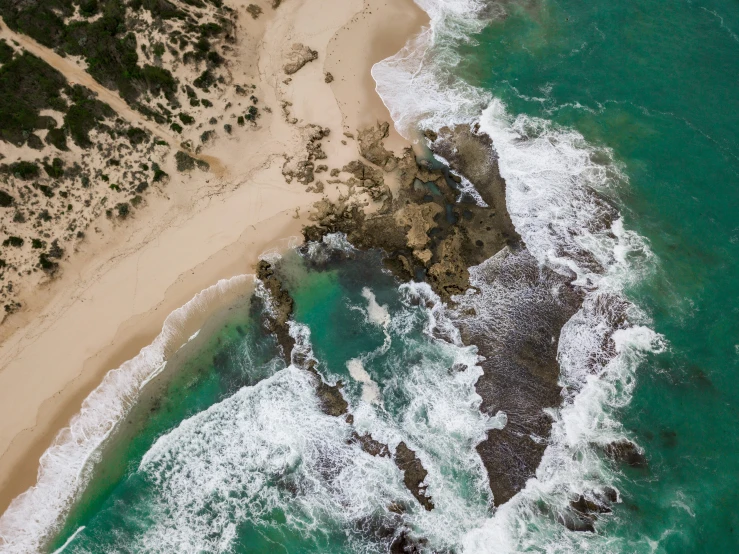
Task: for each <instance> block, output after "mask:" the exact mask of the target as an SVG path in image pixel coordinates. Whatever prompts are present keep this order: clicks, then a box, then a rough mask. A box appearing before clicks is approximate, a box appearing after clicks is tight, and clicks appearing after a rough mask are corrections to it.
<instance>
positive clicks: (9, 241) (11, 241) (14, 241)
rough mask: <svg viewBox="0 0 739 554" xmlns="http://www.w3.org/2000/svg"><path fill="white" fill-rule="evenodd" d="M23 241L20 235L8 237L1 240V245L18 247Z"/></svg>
mask: <svg viewBox="0 0 739 554" xmlns="http://www.w3.org/2000/svg"><path fill="white" fill-rule="evenodd" d="M24 242H25V241H24V240H23V239H22V238H20V237H8V238H6V239H5V240H4V241H3V246H13V247H15V248H20V247H21V246H23V243H24Z"/></svg>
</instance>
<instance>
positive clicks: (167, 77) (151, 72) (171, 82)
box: [141, 65, 177, 102]
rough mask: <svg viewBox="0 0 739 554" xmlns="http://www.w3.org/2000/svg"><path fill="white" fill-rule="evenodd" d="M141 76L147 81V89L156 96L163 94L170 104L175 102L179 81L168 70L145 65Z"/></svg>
mask: <svg viewBox="0 0 739 554" xmlns="http://www.w3.org/2000/svg"><path fill="white" fill-rule="evenodd" d="M141 75H142V77H143V78H144V79H145V80H146V84H147V87H148V89H149V91H150V92H151V93H152V94H153V95H154V96H158V95H159V93H162V94H164V96H165V98H167V100H169V101H170V102H174V101H175V93H176V92H177V80H176V79H175V78H174V77H173V76H172V73H170V72H169V70H168V69H163V68H161V67H156V66H154V65H145V66H144V68H143V69H142V71H141Z"/></svg>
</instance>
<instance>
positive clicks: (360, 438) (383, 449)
mask: <svg viewBox="0 0 739 554" xmlns="http://www.w3.org/2000/svg"><path fill="white" fill-rule="evenodd" d="M349 442H352V443H358V444H359V445H360V446H361V447H362V450H364V451H365V452H366V453H367V454H369V455H371V456H376V457H377V456H379V457H380V458H383V457H386V458H389V457H390V449H389V448H388V447H387V445H386V444H382V443H381V442H380V441H376V440H375V439H373V438H372V435H370V434H369V433H365V434H364V435H360V434H359V433H357V432H356V431H354V432H353V433H352V436H351V439H349Z"/></svg>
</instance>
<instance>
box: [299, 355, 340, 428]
mask: <svg viewBox="0 0 739 554" xmlns="http://www.w3.org/2000/svg"><path fill="white" fill-rule="evenodd" d="M315 365H316V364H315V361H314V360H311V361H310V362H309V363H308V367H306V370H307V371H308V372H310V373H312V374H313V376H314V377H315V382H316V395H317V396H318V399H319V400H320V401H321V410H322V411H323V413H324V414H326V415H330V416H334V417H339V416H341V415H344V414H346V413H347V412H348V410H349V403H348V402H347V401H346V400H345V399H344V395H342V394H341V389H342V388H343V386H344V383H342V382H341V381H339V382H338V383H336V384H335V385H329V384H328V383H326V382H324V380H323V378H322V377H321V374H320V373H318V371H317V370H316V367H315Z"/></svg>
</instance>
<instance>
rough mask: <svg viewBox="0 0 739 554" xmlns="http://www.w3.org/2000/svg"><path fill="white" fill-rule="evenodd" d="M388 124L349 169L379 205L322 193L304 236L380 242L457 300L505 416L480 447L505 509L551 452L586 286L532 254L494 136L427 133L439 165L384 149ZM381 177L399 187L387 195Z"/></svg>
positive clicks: (489, 407) (486, 391) (457, 316)
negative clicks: (367, 207) (565, 359)
mask: <svg viewBox="0 0 739 554" xmlns="http://www.w3.org/2000/svg"><path fill="white" fill-rule="evenodd" d="M387 132H388V128H387V125H386V124H381V125H377V126H376V127H373V128H370V129H365V130H363V131H360V132H359V134H358V143H359V150H360V154H361V155H362V157H363V158H364V160H365V161H361V160H358V161H356V162H352V164H349V165H348V166H347V167H345V168H344V171H348V172H350V173H351V174H352V175H353V176H354V178H355V179H356V182H355V183H354V184H359V185H361V186H362V187H363V188H364V189H365V190H370V191H376V195H372V194H371V193H370V194H371V196H372V198H373V199H374V198H381V199H383V201H384V203H383V208H382V209H380V210H378V211H377V212H376V213H373V214H371V215H368V214H367V213H365V211H364V210H362V209H361V208H360V207H358V206H357V205H355V204H352V203H350V202H347V201H342V202H338V203H332V202H329V201H328V200H323V201H321V202H318V203H317V204H316V211H315V214H314V216H313V219H314V224H313V225H310V226H308V227H306V228H305V229H304V236H305V238H306V240H309V241H311V240H312V241H317V240H320V239H321V238H322V237H323V236H324V235H326V234H327V233H334V232H342V233H344V234H345V235H346V236H347V239H348V240H349V242H351V243H352V244H353V245H354V246H355V247H357V248H363V249H368V248H379V249H381V250H382V251H383V252H384V253H385V257H384V263H385V265H386V267H387V268H388V269H389V270H391V271H392V272H393V273H394V274H395V275H396V276H397V277H398V278H399V279H401V280H404V281H407V280H423V281H426V282H427V283H428V284H429V285H430V286H431V287H432V288H433V290H434V291H435V292H436V293H437V294H438V295H439V297H440V298H441V299H442V300H443V301H444V302H445V303H446V304H447V305H448V306H449V307H450V308H451V312H452V313H453V314H454V316H453V317H454V322H455V324H456V325H457V327H458V328H459V330H460V332H461V334H462V337H463V340H464V342H465V343H466V344H474V345H476V346H477V347H478V350H479V353H480V355H481V360H482V361H481V362H480V364H481V366H482V368H483V370H484V375H483V376H482V377H481V378H480V379H479V380H478V382H477V384H476V389H477V392H478V394H479V395H480V396H481V397H482V399H483V403H482V406H481V409H482V410H483V411H484V412H486V413H488V414H490V415H494V414H495V413H497V412H499V411H503V412H505V413H506V414H507V417H508V423H507V425H506V426H505V428H504V429H502V430H498V429H495V430H491V431H489V432H488V435H487V437H486V439H485V440H484V441H483V442H481V443H480V444H479V445H478V447H477V450H478V452H479V454H480V457H481V459H482V461H483V464H484V466H485V468H486V469H487V472H488V476H489V483H490V488H491V491H492V492H493V496H494V501H495V504H496V505H500V504H502V503H504V502H506V501H507V500H509V499H510V498H511V497H512V496H513V495H514V494H516V492H518V491H519V490H521V489H522V488H523V486H524V485H525V483H526V481H527V480H528V479H529V478H531V477H533V476H534V474H535V471H536V468H537V467H538V465H539V462H540V460H541V457H542V455H543V452H544V449H545V448H546V445H547V440H548V437H549V434H550V431H551V425H552V420H551V418H550V417H549V416H548V415H547V414H546V411H545V410H546V409H547V408H555V407H557V406H558V405H559V404H560V403H561V398H562V397H561V387H560V386H559V384H558V377H559V366H558V363H557V358H556V356H557V345H558V339H559V335H560V331H561V329H562V326H563V325H564V324H565V323H566V322H567V321H568V320H569V319H570V318H571V317H572V315H573V314H574V313H575V312H576V311H577V310H578V309H579V307H580V305H581V302H582V293H581V291H579V290H577V289H576V288H575V287H573V286H572V285H571V284H570V279H569V278H568V277H565V276H562V275H560V274H558V273H555V272H554V271H552V270H550V269H548V268H546V267H540V266H539V265H538V263H537V262H536V260H535V259H534V258H533V256H531V255H530V254H529V253H528V251H527V250H526V245H525V244H524V243H523V241H522V240H521V237H520V236H519V235H518V233H517V232H516V230H515V228H514V226H513V223H512V221H511V219H510V216H509V214H508V211H507V209H506V203H505V181H504V179H503V178H502V177H501V175H500V172H499V170H498V162H497V155H496V153H495V149H494V146H493V144H492V141H491V139H490V138H489V137H488V136H487V135H485V134H484V133H481V132H479V130H478V129H476V128H473V127H470V126H467V125H462V126H458V127H455V128H454V129H449V128H445V129H442V130H441V131H440V132H439V133H434V132H427V133H426V138H427V140H428V146H429V148H430V150H431V152H432V153H433V154H434V155H435V158H436V160H443V161H444V162H445V165H444V164H441V163H435V162H434V161H429V160H418V159H417V158H416V156H415V154H414V152H413V151H412V150H411V149H406V150H405V151H404V152H403V155H402V157H396V156H395V155H393V154H392V153H391V152H389V151H388V150H387V149H386V148H385V147H384V145H383V140H384V138H385V137H386V136H387ZM384 173H393V174H394V176H395V177H396V178H397V180H398V181H399V183H400V186H399V190H398V191H397V192H396V193H395V194H394V195H392V196H389V191H388V190H387V187H386V186H385V182H384V181H385V179H384V177H383V174H384ZM469 183H472V184H473V185H474V190H470V187H469ZM380 191H381V192H380ZM475 192H476V194H475ZM396 456H397V454H396ZM401 457H402V456H401ZM406 475H407V474H406ZM409 488H411V486H410V485H409ZM417 498H419V497H418V496H417ZM419 501H421V499H420V498H419ZM422 503H423V502H422ZM424 505H425V504H424Z"/></svg>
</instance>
